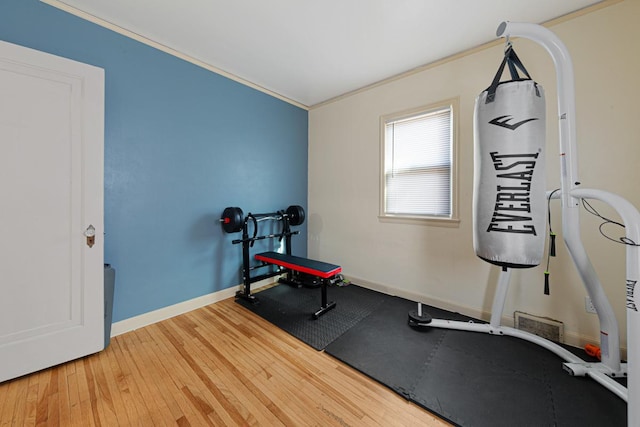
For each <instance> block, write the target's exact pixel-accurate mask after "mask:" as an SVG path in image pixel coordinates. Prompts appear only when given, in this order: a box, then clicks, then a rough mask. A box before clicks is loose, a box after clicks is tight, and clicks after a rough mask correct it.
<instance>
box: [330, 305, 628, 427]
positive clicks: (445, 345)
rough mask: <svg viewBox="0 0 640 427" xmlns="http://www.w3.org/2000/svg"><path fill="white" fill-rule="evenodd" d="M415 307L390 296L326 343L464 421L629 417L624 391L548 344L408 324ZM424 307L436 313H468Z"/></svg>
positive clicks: (562, 422)
mask: <svg viewBox="0 0 640 427" xmlns="http://www.w3.org/2000/svg"><path fill="white" fill-rule="evenodd" d="M414 308H415V303H413V302H410V301H407V300H404V299H401V298H395V297H387V298H386V299H385V302H384V304H382V305H381V306H380V307H379V308H378V309H377V310H375V311H374V312H372V313H371V314H370V315H369V316H367V318H366V319H363V320H362V321H361V322H359V323H358V324H357V325H355V326H354V327H353V328H351V329H350V330H349V331H348V332H346V333H344V334H343V335H342V336H340V337H339V338H338V339H336V340H335V341H334V342H332V343H331V344H329V345H328V346H327V348H326V349H325V351H326V352H327V353H328V354H330V355H332V356H334V357H336V358H337V359H339V360H341V361H343V362H345V363H347V364H348V365H350V366H352V367H354V368H356V369H358V370H359V371H361V372H363V373H364V374H366V375H368V376H370V377H371V378H373V379H375V380H377V381H379V382H381V383H382V384H384V385H386V386H387V387H389V388H391V389H393V390H395V391H396V392H398V393H400V394H402V395H404V396H405V397H406V398H407V399H409V400H411V401H413V402H415V403H417V404H419V405H421V406H423V407H424V408H426V409H428V410H429V411H431V412H434V413H436V414H438V415H439V416H440V417H442V418H445V419H447V420H449V421H450V422H453V423H455V424H458V425H461V426H465V427H468V426H469V427H470V426H491V427H496V426H509V427H511V426H536V427H537V426H580V427H583V426H604V425H606V426H626V425H627V417H626V413H627V405H626V403H625V402H624V401H623V400H622V399H620V398H619V397H617V396H615V395H614V394H613V393H611V392H610V391H608V390H606V389H605V388H604V387H602V386H601V385H598V384H597V383H596V382H595V381H593V380H591V379H589V378H581V377H571V376H570V375H569V374H567V373H566V372H564V371H563V369H562V359H561V358H559V357H558V356H556V355H554V354H553V353H551V352H550V351H548V350H545V349H543V348H541V347H539V346H537V345H535V344H533V343H530V342H527V341H523V340H520V339H517V338H512V337H506V336H495V335H488V334H482V333H477V332H463V331H453V330H444V329H436V328H433V329H427V328H421V329H414V328H410V327H409V326H408V325H407V313H408V312H409V311H410V310H412V309H414ZM423 309H424V310H426V311H428V312H429V313H430V314H431V315H432V316H433V317H434V318H445V319H451V320H465V319H467V320H471V319H469V318H465V317H464V316H461V315H459V314H455V313H451V312H447V311H444V310H438V309H435V308H431V307H427V306H424V307H423ZM581 357H582V355H581Z"/></svg>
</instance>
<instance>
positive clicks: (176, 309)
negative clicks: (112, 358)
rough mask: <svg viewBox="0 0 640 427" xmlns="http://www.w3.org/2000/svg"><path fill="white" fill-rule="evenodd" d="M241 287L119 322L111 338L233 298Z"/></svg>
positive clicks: (262, 283) (267, 281) (259, 284)
mask: <svg viewBox="0 0 640 427" xmlns="http://www.w3.org/2000/svg"><path fill="white" fill-rule="evenodd" d="M274 280H277V278H275V279H274V278H269V279H265V280H261V281H259V282H256V283H252V284H251V290H252V292H254V291H257V290H258V289H260V288H262V287H264V286H268V285H270V284H272V283H273V282H274ZM241 287H242V285H238V286H232V287H230V288H227V289H222V290H221V291H216V292H213V293H210V294H207V295H202V296H200V297H197V298H193V299H190V300H187V301H183V302H180V303H178V304H174V305H170V306H168V307H163V308H160V309H158V310H154V311H150V312H148V313H144V314H141V315H139V316H134V317H130V318H128V319H124V320H120V321H119V322H115V323H113V324H112V325H111V336H112V337H115V336H117V335H121V334H124V333H126V332H130V331H133V330H136V329H139V328H143V327H145V326H148V325H151V324H154V323H157V322H160V321H162V320H166V319H169V318H171V317H175V316H178V315H180V314H184V313H187V312H189V311H193V310H196V309H198V308H201V307H204V306H206V305H209V304H213V303H216V302H219V301H222V300H225V299H227V298H231V297H233V296H235V294H236V291H238V290H240V289H241Z"/></svg>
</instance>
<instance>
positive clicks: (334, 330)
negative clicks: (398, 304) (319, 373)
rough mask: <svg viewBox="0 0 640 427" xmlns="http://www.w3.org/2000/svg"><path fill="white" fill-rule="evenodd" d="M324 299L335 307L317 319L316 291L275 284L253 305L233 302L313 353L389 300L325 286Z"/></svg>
mask: <svg viewBox="0 0 640 427" xmlns="http://www.w3.org/2000/svg"><path fill="white" fill-rule="evenodd" d="M327 296H328V300H329V301H335V302H336V308H334V309H333V310H331V311H328V312H327V313H325V314H323V315H322V316H320V318H318V319H317V320H314V319H313V318H312V314H313V313H315V312H316V311H317V310H318V309H319V308H320V306H321V294H320V289H319V288H315V289H313V288H293V287H290V286H288V285H278V286H275V287H273V288H269V289H266V290H264V291H261V292H258V293H257V294H256V297H257V299H258V301H259V302H258V303H257V304H251V303H249V302H248V301H245V300H243V299H237V300H236V301H237V302H238V303H239V304H241V305H242V306H244V307H246V308H247V309H249V310H251V311H253V312H254V313H256V314H257V315H258V316H260V317H262V318H264V319H265V320H268V321H269V322H271V323H273V324H274V325H276V326H278V327H279V328H281V329H283V330H285V331H287V332H288V333H290V334H291V335H293V336H294V337H296V338H298V339H299V340H301V341H303V342H305V343H307V344H308V345H310V346H311V347H313V348H315V349H316V350H322V349H324V348H325V347H326V346H327V345H328V344H329V343H331V342H332V341H334V340H335V339H336V338H338V337H339V336H340V335H342V334H343V333H345V332H346V331H348V330H349V329H350V328H351V327H353V326H354V325H356V324H357V323H358V322H360V321H361V320H362V319H364V318H366V317H367V316H368V315H369V314H371V313H372V312H373V311H375V310H376V309H377V308H378V307H379V306H381V305H382V304H383V303H384V301H385V300H387V299H388V298H390V297H389V296H387V295H384V294H381V293H379V292H374V291H371V290H369V289H365V288H362V287H359V286H356V285H349V286H345V287H329V288H328V289H327Z"/></svg>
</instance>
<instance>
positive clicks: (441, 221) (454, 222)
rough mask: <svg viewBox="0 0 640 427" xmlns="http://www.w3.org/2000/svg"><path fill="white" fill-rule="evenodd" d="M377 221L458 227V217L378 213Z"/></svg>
mask: <svg viewBox="0 0 640 427" xmlns="http://www.w3.org/2000/svg"><path fill="white" fill-rule="evenodd" d="M378 221H380V222H388V223H395V224H409V225H427V226H431V227H450V228H458V227H460V219H459V218H437V217H421V216H406V215H378Z"/></svg>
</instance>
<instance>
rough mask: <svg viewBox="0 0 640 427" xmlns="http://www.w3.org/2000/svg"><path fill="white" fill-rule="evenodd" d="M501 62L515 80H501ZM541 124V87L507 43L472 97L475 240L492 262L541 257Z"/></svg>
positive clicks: (521, 262)
mask: <svg viewBox="0 0 640 427" xmlns="http://www.w3.org/2000/svg"><path fill="white" fill-rule="evenodd" d="M505 63H506V64H508V65H509V69H510V71H511V77H512V79H513V80H511V81H507V82H500V78H501V76H502V72H503V70H504V66H505ZM516 67H518V68H520V69H521V70H522V72H523V73H524V74H525V75H526V77H527V78H523V79H520V78H519V76H518V72H517V70H516ZM545 124H546V119H545V100H544V91H543V89H542V87H541V86H540V85H538V84H537V83H536V82H534V81H533V80H531V78H530V77H529V74H528V73H527V71H526V70H525V69H524V66H522V63H521V62H520V60H519V59H518V57H517V55H515V52H514V51H513V49H512V48H511V47H509V48H508V49H507V50H506V51H505V58H504V60H503V62H502V65H501V66H500V68H499V70H498V73H497V74H496V76H495V78H494V80H493V83H492V84H491V86H490V87H489V88H488V89H487V90H485V91H484V92H482V93H481V94H480V95H479V96H478V97H477V99H476V104H475V112H474V123H473V126H474V135H473V136H474V188H473V189H474V191H473V246H474V249H475V252H476V255H478V257H480V258H481V259H483V260H485V261H487V262H490V263H492V264H496V265H500V266H502V267H511V268H527V267H534V266H536V265H538V264H540V261H541V260H542V258H543V255H544V241H545V235H546V233H545V232H546V196H545V191H546V185H545V160H544V157H545Z"/></svg>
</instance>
